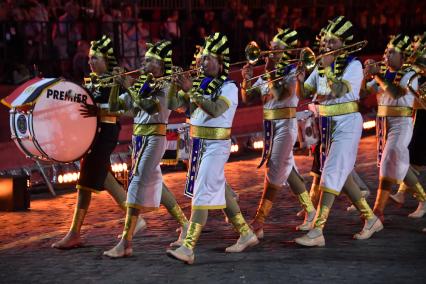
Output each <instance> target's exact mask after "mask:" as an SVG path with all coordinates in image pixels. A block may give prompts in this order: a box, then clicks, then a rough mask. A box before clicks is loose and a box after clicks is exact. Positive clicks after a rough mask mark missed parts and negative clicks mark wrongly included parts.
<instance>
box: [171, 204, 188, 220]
mask: <svg viewBox="0 0 426 284" xmlns="http://www.w3.org/2000/svg"><path fill="white" fill-rule="evenodd" d="M168 211H169V213H170V215H172V216H173V218H175V220H176V221H177V222H178V223H179V224H180V225H181V226H184V225H185V224H187V223H188V219H187V218H186V216H185V214H184V213H183V211H182V209H181V208H180V206H179V204H177V203H176V204H175V206H173V208H172V209H170V210H168Z"/></svg>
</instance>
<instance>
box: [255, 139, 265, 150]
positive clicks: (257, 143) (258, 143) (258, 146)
mask: <svg viewBox="0 0 426 284" xmlns="http://www.w3.org/2000/svg"><path fill="white" fill-rule="evenodd" d="M253 148H254V149H263V140H259V141H255V142H254V143H253Z"/></svg>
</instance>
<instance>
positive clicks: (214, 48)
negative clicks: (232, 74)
mask: <svg viewBox="0 0 426 284" xmlns="http://www.w3.org/2000/svg"><path fill="white" fill-rule="evenodd" d="M202 55H213V56H215V57H221V58H222V64H223V70H222V73H221V74H219V77H218V78H215V79H213V80H212V81H211V82H210V83H209V85H208V87H207V89H206V90H205V92H206V93H207V94H209V95H211V94H214V93H215V92H216V90H218V89H219V88H220V86H222V84H223V82H225V80H226V79H227V77H228V74H229V64H230V58H229V43H228V38H227V37H226V35H224V34H222V33H214V34H213V35H210V36H208V37H207V38H206V40H205V42H204V46H203V51H202ZM198 91H199V92H200V91H201V90H198ZM201 93H202V92H201Z"/></svg>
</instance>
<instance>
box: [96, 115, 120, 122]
mask: <svg viewBox="0 0 426 284" xmlns="http://www.w3.org/2000/svg"><path fill="white" fill-rule="evenodd" d="M100 120H101V122H103V123H111V124H116V123H117V121H118V119H117V117H116V116H108V115H105V116H101V118H100Z"/></svg>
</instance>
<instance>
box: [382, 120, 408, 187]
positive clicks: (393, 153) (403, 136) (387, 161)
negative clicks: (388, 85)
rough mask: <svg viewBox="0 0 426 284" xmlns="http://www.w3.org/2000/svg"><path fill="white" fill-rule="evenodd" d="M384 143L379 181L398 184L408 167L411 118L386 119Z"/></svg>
mask: <svg viewBox="0 0 426 284" xmlns="http://www.w3.org/2000/svg"><path fill="white" fill-rule="evenodd" d="M385 128H386V134H385V143H384V147H383V152H382V155H381V160H380V163H379V166H380V180H387V181H390V182H393V183H397V184H400V183H402V182H403V180H404V178H405V176H406V175H407V171H408V168H409V166H410V154H409V151H408V145H409V144H410V141H411V137H412V135H413V119H412V118H411V117H386V121H385Z"/></svg>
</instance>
